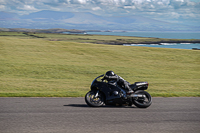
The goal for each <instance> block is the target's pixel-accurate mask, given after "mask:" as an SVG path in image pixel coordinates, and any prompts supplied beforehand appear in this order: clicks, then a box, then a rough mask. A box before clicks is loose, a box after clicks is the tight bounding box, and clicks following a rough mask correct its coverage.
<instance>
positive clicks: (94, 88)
mask: <svg viewBox="0 0 200 133" xmlns="http://www.w3.org/2000/svg"><path fill="white" fill-rule="evenodd" d="M148 85H149V84H148V83H147V82H135V83H134V84H131V85H129V86H130V88H131V89H132V90H133V91H134V92H133V93H132V94H126V91H125V90H124V89H122V88H123V86H122V85H119V84H118V83H117V81H107V80H105V78H104V74H103V75H100V76H98V77H96V78H95V79H94V80H93V81H92V83H91V87H90V88H91V90H90V91H89V92H88V93H87V94H86V95H85V102H86V103H87V105H88V106H90V107H101V106H103V105H120V106H122V105H128V106H132V105H133V104H134V105H135V106H136V107H138V108H147V107H149V106H150V105H151V103H152V98H151V95H150V94H149V93H148V92H146V91H144V90H146V89H147V88H148Z"/></svg>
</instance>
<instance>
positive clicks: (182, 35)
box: [87, 32, 200, 49]
mask: <svg viewBox="0 0 200 133" xmlns="http://www.w3.org/2000/svg"><path fill="white" fill-rule="evenodd" d="M87 34H98V35H117V36H135V37H155V38H168V39H170V38H171V39H200V32H87ZM124 46H142V47H158V48H176V49H192V48H197V49H200V43H163V44H162V45H158V44H150V45H149V44H131V45H130V44H129V45H127V44H124Z"/></svg>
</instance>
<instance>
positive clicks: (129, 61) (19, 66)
mask: <svg viewBox="0 0 200 133" xmlns="http://www.w3.org/2000/svg"><path fill="white" fill-rule="evenodd" d="M42 36H43V38H42ZM40 37H41V38H37V37H35V36H27V35H25V34H23V33H6V32H3V33H0V97H83V96H84V95H85V94H86V92H87V91H89V89H90V84H91V82H92V80H93V79H94V78H95V77H97V76H98V75H100V74H104V73H105V72H106V71H108V70H113V71H114V72H115V73H116V74H118V75H120V76H122V77H123V78H124V79H126V80H127V81H129V82H130V83H134V82H136V81H148V82H149V84H150V85H149V88H148V90H147V91H148V92H149V93H150V94H151V95H152V96H163V97H171V96H187V97H188V96H195V97H199V96H200V51H198V50H180V49H166V48H165V49H162V48H148V47H131V46H130V47H128V46H120V45H103V44H93V43H83V40H84V39H80V38H85V39H86V40H87V38H88V40H91V38H92V39H94V40H100V39H102V40H103V39H105V40H106V39H108V40H112V39H113V38H114V39H124V38H123V37H117V38H116V37H114V36H107V38H103V37H102V36H91V38H90V36H83V35H82V37H80V36H78V35H73V36H72V35H60V34H40ZM128 38H129V39H130V37H128ZM131 39H134V38H131ZM142 39H144V38H142ZM148 39H149V38H148ZM80 40H81V41H80ZM91 42H92V41H91Z"/></svg>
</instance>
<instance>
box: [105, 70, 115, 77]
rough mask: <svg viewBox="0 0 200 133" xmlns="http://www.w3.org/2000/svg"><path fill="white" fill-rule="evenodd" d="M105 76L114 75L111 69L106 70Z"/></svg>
mask: <svg viewBox="0 0 200 133" xmlns="http://www.w3.org/2000/svg"><path fill="white" fill-rule="evenodd" d="M106 76H115V73H114V72H113V71H107V72H106Z"/></svg>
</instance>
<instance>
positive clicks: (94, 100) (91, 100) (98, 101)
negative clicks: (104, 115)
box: [85, 91, 104, 107]
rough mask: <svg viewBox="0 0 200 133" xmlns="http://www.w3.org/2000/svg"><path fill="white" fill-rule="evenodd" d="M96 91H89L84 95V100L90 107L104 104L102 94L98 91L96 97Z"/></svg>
mask: <svg viewBox="0 0 200 133" xmlns="http://www.w3.org/2000/svg"><path fill="white" fill-rule="evenodd" d="M95 95H96V91H89V92H88V93H87V94H86V95H85V102H86V103H87V105H88V106H90V107H100V106H103V104H104V96H103V94H102V93H99V94H98V96H97V97H95Z"/></svg>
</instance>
